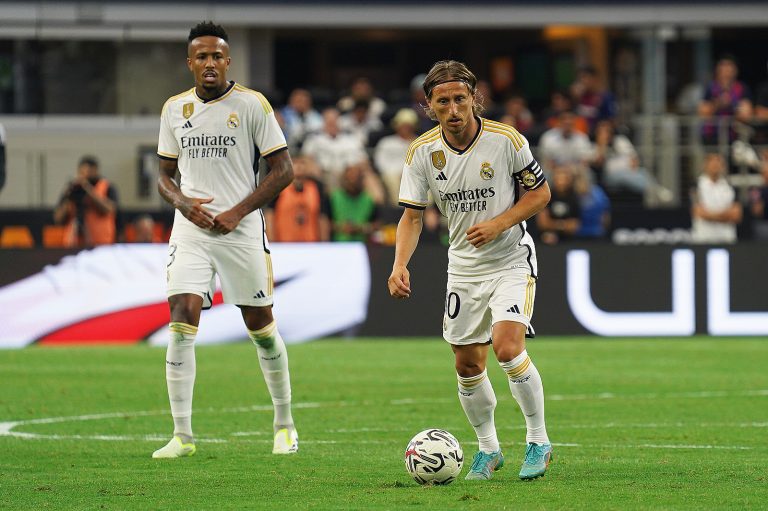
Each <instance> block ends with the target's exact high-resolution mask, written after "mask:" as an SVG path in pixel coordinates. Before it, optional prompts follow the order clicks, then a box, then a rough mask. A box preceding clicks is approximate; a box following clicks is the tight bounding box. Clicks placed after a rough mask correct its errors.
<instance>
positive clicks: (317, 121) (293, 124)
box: [280, 89, 323, 148]
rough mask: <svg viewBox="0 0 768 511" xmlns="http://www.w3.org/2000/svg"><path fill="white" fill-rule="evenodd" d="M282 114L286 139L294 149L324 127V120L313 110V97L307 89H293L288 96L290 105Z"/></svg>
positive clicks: (285, 107)
mask: <svg viewBox="0 0 768 511" xmlns="http://www.w3.org/2000/svg"><path fill="white" fill-rule="evenodd" d="M280 113H281V114H282V116H283V122H284V123H285V137H286V138H287V139H288V143H289V144H291V147H292V148H294V146H299V145H301V143H302V142H303V141H304V139H305V138H306V137H307V135H309V134H310V133H314V132H316V131H320V129H322V127H323V118H322V116H321V115H320V112H318V111H317V110H315V109H314V108H312V95H311V94H310V93H309V91H308V90H306V89H293V91H291V95H290V96H288V104H287V105H286V106H284V107H283V108H282V110H280Z"/></svg>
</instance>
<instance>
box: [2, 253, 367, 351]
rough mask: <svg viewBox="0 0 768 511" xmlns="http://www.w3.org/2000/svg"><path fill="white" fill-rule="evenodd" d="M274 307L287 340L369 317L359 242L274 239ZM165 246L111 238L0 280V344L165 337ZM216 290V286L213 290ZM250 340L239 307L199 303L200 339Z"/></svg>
mask: <svg viewBox="0 0 768 511" xmlns="http://www.w3.org/2000/svg"><path fill="white" fill-rule="evenodd" d="M270 248H271V252H272V260H273V270H274V280H275V307H274V315H275V318H276V320H277V323H278V327H279V328H280V332H281V334H282V336H283V338H284V339H285V340H286V342H301V341H305V340H309V339H313V338H318V337H322V336H325V335H330V334H334V333H338V332H342V331H345V330H349V329H352V328H354V327H355V326H357V325H359V324H361V323H363V322H364V321H365V319H366V313H367V309H368V298H369V294H370V280H371V278H370V265H369V261H368V253H367V251H366V248H365V245H363V244H362V243H319V244H307V243H282V244H281V243H273V244H272V245H271V247H270ZM167 258H168V247H167V245H164V244H146V245H145V244H131V245H110V246H104V247H98V248H95V249H93V250H84V251H82V252H80V253H78V254H76V255H73V256H67V257H64V258H63V259H62V260H61V261H60V262H59V263H58V264H56V265H51V266H46V267H45V268H44V269H43V270H42V271H40V272H39V273H37V274H35V275H32V276H30V277H27V278H24V279H22V280H19V281H17V282H14V283H11V284H9V285H6V286H4V287H2V288H0V310H1V311H3V319H2V321H1V322H0V347H4V348H13V347H22V346H26V345H29V344H31V343H34V342H39V343H42V344H62V343H82V342H115V343H131V342H138V341H140V340H143V339H149V341H150V342H151V343H153V344H164V343H166V342H167V340H168V333H167V328H166V326H167V323H168V321H169V312H168V304H167V299H166V294H165V269H166V264H167ZM217 291H219V290H217ZM245 338H247V335H246V331H245V326H244V324H243V320H242V317H241V315H240V310H239V309H238V308H237V307H235V306H234V305H228V304H222V303H221V293H220V291H219V292H217V293H216V295H215V296H214V306H213V307H212V308H211V309H210V310H208V311H204V312H203V314H202V319H201V321H200V332H199V334H198V337H197V341H198V342H200V343H221V342H229V341H235V340H242V339H245Z"/></svg>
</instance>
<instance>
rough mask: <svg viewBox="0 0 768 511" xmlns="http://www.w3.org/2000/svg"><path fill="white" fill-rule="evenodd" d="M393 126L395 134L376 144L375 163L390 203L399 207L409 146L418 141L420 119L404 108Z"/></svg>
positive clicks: (393, 120)
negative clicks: (417, 131) (402, 178)
mask: <svg viewBox="0 0 768 511" xmlns="http://www.w3.org/2000/svg"><path fill="white" fill-rule="evenodd" d="M391 124H392V129H394V130H395V133H394V135H389V136H387V137H384V138H382V139H381V140H380V141H379V143H378V144H376V149H375V150H374V153H373V162H374V164H375V166H376V169H377V170H378V171H379V174H380V175H381V179H382V181H383V182H384V187H385V188H386V191H387V197H388V198H389V203H390V204H392V205H393V206H397V204H398V194H399V192H400V178H401V177H402V175H403V165H404V164H405V154H406V153H407V152H408V146H410V145H411V142H413V141H414V139H416V129H417V127H418V124H419V117H418V115H417V114H416V112H414V111H413V110H412V109H410V108H402V109H400V110H398V111H397V114H395V116H394V117H393V118H392V123H391Z"/></svg>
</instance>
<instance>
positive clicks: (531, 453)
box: [387, 60, 552, 480]
mask: <svg viewBox="0 0 768 511" xmlns="http://www.w3.org/2000/svg"><path fill="white" fill-rule="evenodd" d="M424 92H425V94H426V98H427V102H428V107H429V113H430V116H431V117H433V118H434V119H435V120H437V121H438V122H439V124H438V126H436V127H435V128H434V129H432V130H430V131H428V132H426V133H425V134H424V135H422V136H420V137H419V138H417V139H416V140H414V141H413V143H412V144H411V146H410V148H409V150H408V152H407V154H406V157H405V166H404V167H403V178H402V183H401V185H400V204H401V205H402V206H404V207H405V210H404V211H403V216H402V218H401V219H400V222H399V224H398V226H397V236H396V245H395V261H394V264H393V266H392V274H391V275H390V277H389V280H388V282H387V285H388V287H389V293H390V295H391V296H392V297H394V298H398V299H403V298H408V297H409V296H410V295H411V280H410V272H409V271H408V268H407V266H408V263H409V261H410V259H411V256H412V255H413V253H414V251H415V250H416V246H417V244H418V242H419V235H420V234H421V230H422V227H423V224H424V220H423V212H424V210H425V209H426V208H427V206H428V205H429V202H430V196H431V197H432V200H434V202H435V204H436V205H437V207H438V208H439V209H440V212H441V213H442V214H443V215H444V216H445V217H447V218H448V230H449V238H450V246H449V249H448V289H447V291H446V295H445V296H446V302H445V304H446V305H445V315H444V316H443V337H444V338H445V340H446V341H447V342H448V343H450V344H451V348H452V349H453V352H454V355H455V367H456V372H457V377H458V383H459V401H460V402H461V405H462V408H464V412H465V414H466V416H467V419H468V420H469V422H470V424H471V425H472V427H473V428H474V430H475V434H476V435H477V439H478V444H479V445H478V447H479V451H478V452H477V453H476V454H475V456H474V459H473V461H472V467H471V468H470V471H469V474H468V475H467V479H470V480H487V479H491V478H492V477H493V472H494V471H495V470H497V469H499V468H501V467H502V465H503V464H504V456H503V455H502V453H501V448H500V446H499V439H498V437H497V434H496V426H495V424H494V409H495V407H496V395H495V394H494V392H493V388H492V386H491V382H490V380H489V379H488V376H487V374H486V360H487V358H488V348H489V345H491V344H492V345H493V351H494V354H495V355H496V359H497V360H498V362H499V365H500V366H501V368H502V369H503V370H504V372H505V373H506V374H507V380H508V384H509V388H510V390H511V392H512V395H513V396H514V398H515V400H516V401H517V403H518V404H519V406H520V409H521V410H522V412H523V414H524V415H525V423H526V443H527V448H526V452H525V458H524V461H523V465H522V468H521V470H520V474H519V475H520V478H521V479H535V478H537V477H540V476H542V475H544V473H545V472H546V470H547V466H548V465H549V462H550V460H551V458H552V445H551V444H550V442H549V437H548V436H547V430H546V426H545V422H544V389H543V386H542V382H541V376H540V375H539V372H538V370H537V369H536V366H535V365H534V364H533V362H532V361H531V358H530V357H529V356H528V353H527V351H526V348H525V338H526V336H529V337H532V336H533V335H534V332H533V327H532V325H531V316H532V315H533V301H534V295H535V292H536V279H537V277H538V265H537V262H536V249H535V247H534V243H533V239H532V238H531V235H530V234H529V233H528V230H527V227H526V220H527V219H529V218H530V217H531V216H533V215H535V214H536V213H538V212H539V211H541V210H542V209H544V207H545V206H546V205H547V203H548V202H549V199H550V190H549V185H548V184H547V181H546V179H545V178H544V173H543V171H542V169H541V166H540V165H539V164H538V163H537V162H536V160H535V159H534V158H533V155H532V154H531V149H530V147H529V145H528V141H527V140H526V139H525V137H523V136H522V135H521V134H520V133H519V132H518V131H517V130H516V129H514V128H512V127H511V126H507V125H505V124H502V123H499V122H495V121H492V120H489V119H485V118H482V117H480V116H479V114H480V112H481V111H482V105H481V104H480V103H479V102H477V100H476V98H477V78H475V75H474V74H472V72H471V71H470V70H469V69H467V67H466V66H465V65H464V64H462V63H460V62H456V61H453V60H448V61H441V62H438V63H436V64H435V65H434V66H433V67H432V69H431V70H430V71H429V73H428V74H427V77H426V79H425V80H424Z"/></svg>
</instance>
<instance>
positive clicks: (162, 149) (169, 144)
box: [157, 104, 179, 160]
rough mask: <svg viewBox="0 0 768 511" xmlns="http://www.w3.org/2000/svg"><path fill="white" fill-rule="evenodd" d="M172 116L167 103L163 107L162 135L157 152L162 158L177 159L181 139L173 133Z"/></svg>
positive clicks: (161, 116)
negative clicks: (177, 138)
mask: <svg viewBox="0 0 768 511" xmlns="http://www.w3.org/2000/svg"><path fill="white" fill-rule="evenodd" d="M170 116H171V108H170V106H169V105H168V104H166V106H165V107H163V112H162V114H160V136H159V138H158V141H157V154H158V156H160V157H161V158H167V159H172V160H175V159H178V157H179V141H178V140H176V136H175V135H174V134H173V129H172V128H171V121H170V119H169V118H170Z"/></svg>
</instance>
